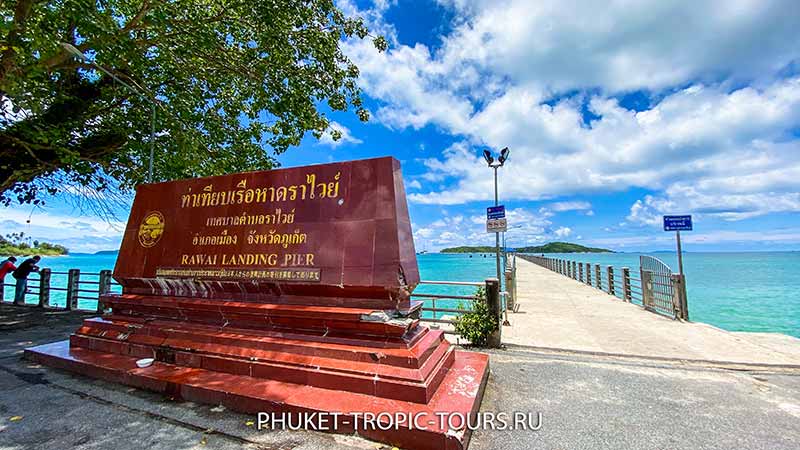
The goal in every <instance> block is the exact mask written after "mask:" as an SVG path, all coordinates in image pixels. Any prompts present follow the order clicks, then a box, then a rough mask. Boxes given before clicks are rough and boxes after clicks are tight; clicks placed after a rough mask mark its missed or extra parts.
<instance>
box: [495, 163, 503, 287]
mask: <svg viewBox="0 0 800 450" xmlns="http://www.w3.org/2000/svg"><path fill="white" fill-rule="evenodd" d="M497 205H498V198H497V166H495V168H494V206H497ZM494 252H495V262H496V263H497V280H498V282H499V283H502V281H501V280H502V278H501V277H500V232H499V231H498V232H496V233H495V234H494ZM502 286H503V285H502V284H501V285H500V288H501V290H502Z"/></svg>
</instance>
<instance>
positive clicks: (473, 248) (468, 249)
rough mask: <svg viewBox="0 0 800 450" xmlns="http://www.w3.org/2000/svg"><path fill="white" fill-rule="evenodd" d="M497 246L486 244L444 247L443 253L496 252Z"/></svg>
mask: <svg viewBox="0 0 800 450" xmlns="http://www.w3.org/2000/svg"><path fill="white" fill-rule="evenodd" d="M494 251H495V248H494V247H489V246H486V245H483V246H468V245H465V246H462V247H450V248H443V249H442V250H441V253H494Z"/></svg>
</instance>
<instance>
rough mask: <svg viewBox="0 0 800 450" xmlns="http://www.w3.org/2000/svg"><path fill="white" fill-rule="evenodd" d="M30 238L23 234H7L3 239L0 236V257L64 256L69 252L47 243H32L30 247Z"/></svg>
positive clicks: (62, 247) (61, 247) (60, 246)
mask: <svg viewBox="0 0 800 450" xmlns="http://www.w3.org/2000/svg"><path fill="white" fill-rule="evenodd" d="M30 241H31V238H30V236H28V237H26V236H25V233H24V232H22V231H20V232H19V233H9V234H7V235H5V237H3V236H0V257H5V256H21V255H66V254H67V253H69V250H68V249H67V248H66V247H64V246H63V245H58V244H51V243H49V242H39V241H33V243H34V245H33V247H31V244H30Z"/></svg>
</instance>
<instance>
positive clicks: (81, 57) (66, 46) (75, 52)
mask: <svg viewBox="0 0 800 450" xmlns="http://www.w3.org/2000/svg"><path fill="white" fill-rule="evenodd" d="M61 47H63V48H64V50H66V51H67V52H69V54H70V55H72V56H74V57H75V58H77V59H79V60H81V61H84V62H85V61H88V60H89V58H87V57H86V55H84V54H83V52H82V51H80V50H78V49H77V48H75V46H74V45H72V44H68V43H66V42H62V43H61Z"/></svg>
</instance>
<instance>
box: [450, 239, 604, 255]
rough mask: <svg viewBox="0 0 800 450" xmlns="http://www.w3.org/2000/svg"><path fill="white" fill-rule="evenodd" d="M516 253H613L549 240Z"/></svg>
mask: <svg viewBox="0 0 800 450" xmlns="http://www.w3.org/2000/svg"><path fill="white" fill-rule="evenodd" d="M494 251H495V249H494V247H486V246H479V247H469V246H464V247H452V248H445V249H442V250H441V252H442V253H494ZM515 251H516V252H517V253H613V251H612V250H608V249H605V248H594V247H584V246H583V245H580V244H571V243H569V242H550V243H548V244H544V245H537V246H531V247H517V248H516V249H515Z"/></svg>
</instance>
